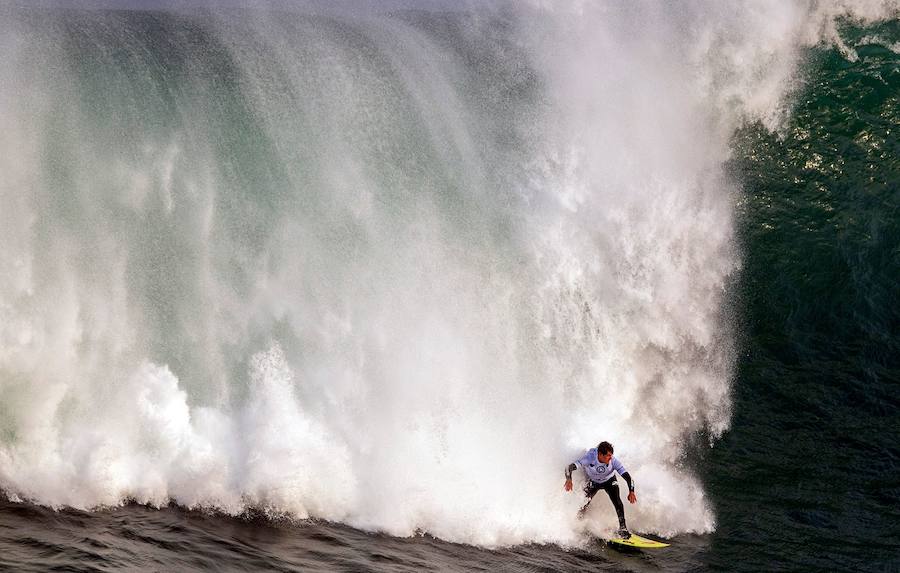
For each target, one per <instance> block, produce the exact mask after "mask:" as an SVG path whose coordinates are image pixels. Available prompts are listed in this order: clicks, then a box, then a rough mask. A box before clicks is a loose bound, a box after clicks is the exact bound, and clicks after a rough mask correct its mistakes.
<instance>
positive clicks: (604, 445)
mask: <svg viewBox="0 0 900 573" xmlns="http://www.w3.org/2000/svg"><path fill="white" fill-rule="evenodd" d="M597 451H598V452H599V453H601V454H603V455H604V456H605V455H606V454H611V453H613V447H612V444H610V443H609V442H600V443H599V444H597Z"/></svg>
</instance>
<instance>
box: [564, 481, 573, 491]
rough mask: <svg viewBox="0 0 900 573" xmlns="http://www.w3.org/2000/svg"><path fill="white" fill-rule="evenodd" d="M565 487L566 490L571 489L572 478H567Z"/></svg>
mask: <svg viewBox="0 0 900 573" xmlns="http://www.w3.org/2000/svg"><path fill="white" fill-rule="evenodd" d="M565 487H566V491H572V480H570V479H567V480H566V486H565Z"/></svg>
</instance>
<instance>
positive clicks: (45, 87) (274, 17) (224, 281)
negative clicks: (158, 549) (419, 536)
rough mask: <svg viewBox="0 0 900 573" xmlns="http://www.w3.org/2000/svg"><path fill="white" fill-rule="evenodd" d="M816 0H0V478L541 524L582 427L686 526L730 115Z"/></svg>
mask: <svg viewBox="0 0 900 573" xmlns="http://www.w3.org/2000/svg"><path fill="white" fill-rule="evenodd" d="M868 9H869V12H868V13H866V12H863V11H862V10H856V12H857V13H856V16H857V17H859V18H862V19H864V20H865V19H874V18H878V17H883V16H884V15H885V14H886V11H887V7H886V5H875V4H872V5H869V6H868ZM846 10H847V8H846V7H844V6H837V5H834V6H828V7H824V8H823V7H816V8H815V9H812V8H810V7H808V6H806V5H805V4H802V3H798V4H788V3H784V2H780V1H779V2H770V3H764V4H753V5H746V6H740V7H735V6H729V7H724V6H722V7H719V6H718V5H709V4H699V3H680V4H678V5H677V6H671V7H669V6H665V5H660V4H656V3H636V4H630V5H628V6H621V5H616V4H609V5H598V6H592V7H587V6H581V5H574V6H571V7H555V8H554V9H552V10H551V9H548V8H546V7H540V6H532V7H522V6H518V7H516V8H515V9H511V8H509V7H508V6H499V5H498V6H494V7H490V8H481V9H478V10H474V11H470V12H449V13H441V12H434V11H421V10H414V9H405V10H403V9H401V10H397V11H395V12H392V13H390V14H380V13H376V12H375V11H367V10H362V11H359V10H357V11H355V12H353V13H348V12H344V11H335V10H323V9H312V8H308V9H303V10H290V11H274V10H264V9H262V8H259V9H254V10H251V11H231V12H229V11H223V12H215V11H206V12H198V13H177V12H162V11H160V12H141V11H107V10H78V11H73V10H64V9H59V8H47V9H44V10H28V9H21V8H11V7H5V8H2V9H0V14H2V16H3V18H0V20H2V21H3V24H0V26H2V35H0V38H2V46H0V47H2V49H3V53H4V54H5V55H4V57H3V58H2V59H0V78H2V81H0V102H2V103H0V150H2V153H0V171H2V173H3V174H4V177H3V180H2V181H0V201H2V209H0V245H2V250H0V404H2V405H0V487H2V488H3V489H4V490H5V491H6V492H7V493H8V494H9V495H10V496H12V497H21V498H25V499H29V500H32V501H35V502H37V503H40V504H45V505H50V506H72V507H76V508H96V507H99V506H108V505H116V504H119V503H121V502H123V501H125V500H135V501H138V502H141V503H149V504H156V505H162V504H166V503H168V502H169V501H170V500H174V501H175V502H176V503H178V504H182V505H185V506H189V507H204V508H215V509H218V510H221V511H225V512H228V513H233V514H238V513H241V512H243V511H245V510H247V509H248V508H255V509H260V508H261V509H263V510H265V511H269V512H271V513H273V514H286V515H289V516H294V517H298V518H305V517H308V516H312V517H317V518H322V519H327V520H333V521H340V522H344V523H348V524H351V525H353V526H355V527H361V528H365V529H376V530H383V531H387V532H389V533H392V534H395V535H410V534H413V533H415V532H417V531H427V532H429V533H432V534H434V535H436V536H439V537H442V538H444V539H449V540H453V541H463V542H468V543H476V544H484V545H496V544H508V543H517V542H524V541H558V542H570V541H573V540H575V539H577V538H578V535H579V534H578V530H580V528H581V527H582V525H581V524H576V522H575V520H574V519H573V514H574V511H575V510H576V509H577V508H578V507H579V506H580V503H581V499H580V497H579V496H577V495H571V494H570V495H566V494H564V493H563V491H562V468H563V467H564V466H565V465H566V464H567V463H568V462H569V461H570V460H571V459H573V458H574V457H576V456H577V455H578V454H580V453H581V451H582V449H583V448H586V447H589V446H591V445H593V444H596V442H597V441H599V440H601V439H607V440H609V441H611V442H613V443H614V444H615V446H616V453H617V455H618V457H619V458H620V459H621V460H622V461H623V462H624V464H625V465H626V467H627V468H628V469H629V470H630V472H631V473H632V475H634V476H635V478H636V479H637V483H638V487H639V493H640V496H641V498H640V503H639V504H638V505H636V506H632V507H629V508H628V515H629V521H630V523H631V524H632V525H633V526H637V527H640V529H641V530H643V531H649V532H658V533H663V534H672V533H678V532H708V531H711V530H713V529H714V527H715V517H714V515H713V512H712V510H711V508H710V505H709V503H708V502H707V500H706V497H705V495H704V491H703V488H702V486H701V484H700V482H699V480H698V479H697V477H696V476H693V475H691V474H690V472H689V471H688V470H687V469H685V467H684V464H683V463H682V462H683V456H684V453H685V449H686V448H687V447H688V444H689V443H690V442H691V441H692V440H693V439H694V438H695V437H696V436H698V435H702V436H705V437H706V438H708V439H709V440H715V439H716V438H717V437H719V436H720V435H721V434H722V432H724V431H726V430H727V429H728V425H729V418H730V410H731V401H730V381H731V378H732V371H733V365H734V361H735V350H734V328H733V322H734V321H733V317H731V316H730V315H729V311H728V308H729V307H728V299H727V293H728V287H729V285H730V284H731V283H732V282H733V281H734V280H735V279H736V277H737V274H738V271H739V268H740V256H739V253H738V250H737V249H736V241H735V231H734V221H733V218H734V215H733V212H734V210H735V203H736V201H737V200H738V198H739V193H738V190H737V189H736V187H735V185H734V183H733V182H731V181H730V180H729V179H728V177H727V176H726V173H725V169H724V165H725V161H726V160H727V159H728V158H729V153H730V152H729V142H730V138H731V137H732V135H733V133H734V130H735V129H736V128H737V127H739V126H740V125H742V124H744V123H746V122H748V121H761V122H762V123H763V124H764V125H766V126H767V127H769V128H771V129H776V128H777V127H778V126H779V125H780V121H781V120H782V119H783V117H784V115H785V111H786V109H787V107H788V106H787V103H788V102H789V96H790V94H791V93H793V90H795V89H796V87H797V85H798V84H797V80H796V77H797V73H796V72H797V67H798V65H799V62H800V55H801V53H802V52H801V50H802V48H803V47H804V46H806V45H811V44H813V43H816V42H819V41H822V40H835V38H836V36H835V34H834V18H835V17H836V16H839V15H841V14H843V13H844V12H846ZM838 41H839V40H838ZM597 505H604V504H597ZM593 511H594V515H593V516H592V517H591V518H590V519H589V520H588V523H589V525H588V526H589V527H590V528H593V529H595V530H597V531H600V530H602V529H604V528H607V527H609V526H612V525H613V524H614V518H613V515H612V508H611V507H598V508H594V510H593Z"/></svg>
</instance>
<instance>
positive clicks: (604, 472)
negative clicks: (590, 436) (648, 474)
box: [565, 442, 637, 539]
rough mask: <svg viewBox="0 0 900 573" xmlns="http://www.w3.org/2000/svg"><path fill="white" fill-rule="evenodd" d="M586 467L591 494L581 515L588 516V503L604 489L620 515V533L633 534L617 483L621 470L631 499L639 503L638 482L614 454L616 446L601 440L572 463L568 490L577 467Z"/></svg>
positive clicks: (625, 537) (569, 469) (586, 490)
mask: <svg viewBox="0 0 900 573" xmlns="http://www.w3.org/2000/svg"><path fill="white" fill-rule="evenodd" d="M579 467H580V468H581V469H582V470H584V475H585V476H586V477H587V478H588V481H587V484H585V486H584V495H586V496H587V498H588V500H587V503H585V504H584V507H582V508H581V509H580V510H579V511H578V518H579V519H581V518H582V517H584V512H585V511H587V507H588V505H590V504H591V500H592V499H594V494H596V493H597V492H598V491H600V490H601V489H602V490H603V491H605V492H606V493H607V495H609V499H610V500H611V501H612V504H613V506H614V507H615V508H616V514H617V515H618V516H619V535H621V536H622V537H623V538H624V539H628V538H629V537H631V533H629V531H628V527H626V525H625V506H624V505H623V504H622V498H621V497H619V484H618V483H617V482H616V474H615V473H614V472H618V473H619V475H620V476H622V479H624V480H625V482H626V483H627V484H628V501H629V502H630V503H635V502H636V501H637V496H635V495H634V481H633V480H632V479H631V476H630V475H629V474H628V472H627V471H625V466H623V465H622V462H620V461H619V460H617V459H616V458H614V457H613V447H612V444H610V443H609V442H600V443H599V444H597V447H596V448H591V449H590V450H588V451H587V453H585V454H584V455H583V456H581V457H580V458H579V459H577V460H575V461H574V462H573V463H571V464H569V467H567V468H566V485H565V488H566V491H572V472H573V471H575V470H576V469H577V468H579Z"/></svg>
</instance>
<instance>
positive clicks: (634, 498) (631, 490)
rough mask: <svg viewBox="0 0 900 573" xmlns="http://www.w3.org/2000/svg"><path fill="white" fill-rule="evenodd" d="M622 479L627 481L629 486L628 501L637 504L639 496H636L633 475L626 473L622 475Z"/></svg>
mask: <svg viewBox="0 0 900 573" xmlns="http://www.w3.org/2000/svg"><path fill="white" fill-rule="evenodd" d="M620 475H621V476H622V479H623V480H625V483H627V484H628V501H629V502H630V503H635V502H636V501H637V496H636V495H634V482H633V481H632V480H631V474H629V473H628V472H625V473H623V474H620Z"/></svg>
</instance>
